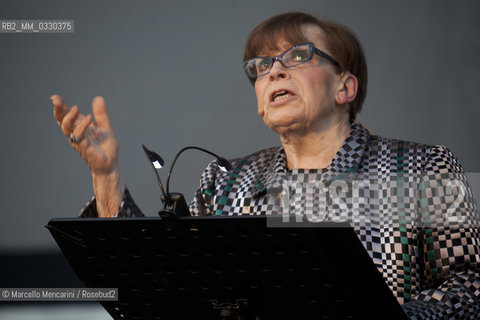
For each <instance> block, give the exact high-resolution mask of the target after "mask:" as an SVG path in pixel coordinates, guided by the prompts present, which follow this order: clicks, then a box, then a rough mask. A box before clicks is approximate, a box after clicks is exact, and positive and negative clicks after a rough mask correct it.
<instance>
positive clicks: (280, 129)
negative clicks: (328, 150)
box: [255, 25, 341, 135]
mask: <svg viewBox="0 0 480 320" xmlns="http://www.w3.org/2000/svg"><path fill="white" fill-rule="evenodd" d="M302 29H303V34H304V35H305V37H306V38H307V40H308V41H309V42H312V43H313V44H314V45H315V47H317V48H318V49H320V50H322V51H325V52H326V53H329V52H328V51H327V50H326V46H325V45H324V41H323V33H322V30H321V29H320V28H319V27H317V26H313V25H305V26H304V27H303V28H302ZM290 47H292V44H290V43H288V42H287V41H285V40H281V41H280V43H279V48H280V50H279V52H268V51H267V52H260V54H259V55H260V56H270V57H273V56H276V55H278V54H280V53H282V52H284V51H285V50H287V49H289V48H290ZM335 71H336V70H335V67H334V66H333V65H332V64H331V63H329V62H328V61H327V60H325V59H322V58H320V57H319V56H318V55H314V56H313V58H312V60H311V61H309V62H307V63H305V64H302V65H299V66H296V67H292V68H285V67H284V66H282V65H281V64H280V63H279V62H278V61H275V63H274V64H273V67H272V69H271V71H270V73H269V74H266V75H264V76H261V77H259V78H257V80H256V81H255V93H256V95H257V104H258V114H259V115H260V116H261V117H262V118H263V121H264V123H265V124H266V125H267V126H268V127H269V128H270V129H272V130H274V131H275V132H277V133H279V134H280V135H283V134H289V133H297V134H302V135H303V134H308V133H311V132H315V131H317V130H322V128H325V126H328V124H329V123H331V120H332V119H334V117H335V116H336V113H337V114H338V112H335V111H334V106H335V96H336V91H337V88H338V87H339V84H340V80H341V78H340V76H339V75H338V74H336V72H335ZM284 92H287V93H286V94H283V95H282V93H284Z"/></svg>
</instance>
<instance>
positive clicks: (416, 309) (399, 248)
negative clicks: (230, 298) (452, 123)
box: [52, 13, 480, 319]
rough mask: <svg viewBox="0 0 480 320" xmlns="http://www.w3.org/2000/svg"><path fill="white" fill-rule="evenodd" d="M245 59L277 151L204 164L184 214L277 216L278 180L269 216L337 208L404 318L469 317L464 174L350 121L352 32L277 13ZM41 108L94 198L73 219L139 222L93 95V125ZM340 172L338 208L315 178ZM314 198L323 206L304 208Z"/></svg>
mask: <svg viewBox="0 0 480 320" xmlns="http://www.w3.org/2000/svg"><path fill="white" fill-rule="evenodd" d="M244 61H245V62H244V68H245V72H246V74H247V76H248V78H249V80H250V81H251V83H252V84H253V86H254V88H255V94H256V96H257V103H258V113H259V115H260V116H261V117H262V118H263V120H264V122H265V124H266V125H267V127H268V128H270V129H271V130H273V131H275V132H276V133H278V134H279V136H280V140H281V144H282V146H281V147H279V148H278V147H277V148H271V149H266V150H261V151H259V152H256V153H254V154H252V155H249V156H247V157H244V158H241V159H236V160H233V161H232V164H233V169H232V170H230V171H229V172H227V173H224V172H222V171H220V170H218V168H217V166H216V165H215V164H214V163H212V164H211V165H209V166H208V167H207V169H206V170H205V172H204V174H203V175H202V177H201V185H200V188H199V189H198V191H197V192H196V194H195V197H194V199H193V201H192V202H191V204H190V211H191V214H192V215H243V214H248V215H260V214H274V213H278V212H277V211H276V209H275V208H277V209H278V206H277V207H276V206H275V205H272V203H274V204H275V203H277V204H278V202H276V200H278V188H276V186H278V183H279V181H280V183H285V181H288V182H289V183H290V185H288V188H287V189H286V193H287V194H290V195H291V196H292V197H291V199H294V200H293V201H291V202H293V204H292V203H287V204H285V203H283V209H280V210H283V212H284V211H285V210H289V209H290V208H291V207H289V206H293V207H294V208H298V204H299V203H302V204H303V205H304V206H309V208H310V209H309V210H310V211H309V212H310V213H311V212H314V213H315V214H316V217H318V216H319V215H318V214H317V213H318V212H320V211H321V212H323V216H322V220H334V219H333V217H334V216H338V214H340V215H341V214H342V212H343V213H345V212H347V213H348V214H349V218H348V220H349V221H350V223H351V224H352V225H353V227H354V229H355V230H356V232H357V234H358V237H359V238H360V240H361V241H362V243H363V244H364V246H365V248H366V250H367V251H368V253H369V254H370V256H371V257H372V259H373V261H374V263H375V264H376V266H377V268H378V270H379V271H380V272H381V273H382V275H383V277H384V279H385V281H386V282H387V284H388V286H389V287H390V289H391V290H392V292H393V293H394V294H395V296H396V297H397V299H398V301H399V302H400V303H401V304H403V306H404V310H405V311H406V313H407V314H408V315H409V316H410V317H411V318H412V319H453V318H455V319H460V318H461V319H478V317H479V315H480V274H479V272H480V234H479V229H478V225H479V219H480V218H479V216H478V212H477V209H476V204H475V200H474V198H473V195H472V192H471V190H470V189H469V188H468V186H467V183H466V179H465V176H464V172H463V169H462V168H461V166H460V164H459V163H458V161H457V159H456V158H455V156H454V155H453V154H452V153H451V152H450V151H449V150H447V149H446V148H444V147H441V146H428V145H423V144H417V143H412V142H406V141H399V140H394V139H387V138H382V137H379V136H376V135H373V134H372V133H370V132H369V131H368V130H367V129H366V128H365V127H364V126H362V125H360V124H359V123H357V122H356V121H355V117H356V114H357V113H358V112H359V111H360V109H361V107H362V103H363V101H364V99H365V95H366V88H367V66H366V62H365V57H364V54H363V51H362V47H361V45H360V43H359V41H358V40H357V38H356V36H355V35H354V34H353V32H352V31H350V30H349V29H348V28H346V27H344V26H342V25H340V24H337V23H333V22H328V21H323V20H318V19H317V18H315V17H312V16H310V15H307V14H302V13H287V14H281V15H278V16H275V17H272V18H270V19H268V20H266V21H264V22H262V23H261V24H260V25H259V26H257V27H256V28H255V29H254V30H253V31H252V33H251V34H250V36H249V38H248V41H247V44H246V47H245V52H244ZM52 101H53V105H54V115H55V118H56V119H57V121H58V123H59V125H60V126H61V128H62V131H63V133H64V134H65V135H66V136H67V137H68V138H69V140H70V143H71V145H72V147H73V148H75V150H77V151H78V153H79V154H80V155H81V157H82V158H83V160H84V161H85V163H86V164H87V165H88V166H89V168H90V169H91V171H92V176H93V187H94V193H95V198H94V200H92V201H91V202H90V204H89V205H88V206H87V207H86V208H85V209H84V210H83V212H82V214H81V215H82V216H99V217H114V216H118V217H125V216H140V215H142V213H141V212H140V210H139V209H138V208H137V206H136V205H135V204H134V202H133V200H132V199H131V197H130V195H129V193H128V191H127V190H126V189H125V187H124V182H123V179H122V175H121V173H120V170H119V165H118V142H117V140H116V138H115V135H114V133H113V130H112V126H111V124H110V121H109V118H108V115H107V111H106V106H105V101H104V100H103V98H101V97H96V98H95V99H94V100H93V103H92V106H93V115H94V117H95V119H96V122H95V123H94V122H93V121H92V116H91V115H87V116H83V115H80V114H79V111H78V108H77V107H76V106H74V107H69V106H68V105H66V104H65V103H64V102H63V101H62V99H61V98H60V97H59V96H58V95H54V96H52ZM345 174H348V175H349V176H350V180H355V179H357V180H359V181H360V180H361V182H362V183H360V182H359V181H357V184H355V186H356V187H355V188H354V187H353V186H354V184H351V186H352V190H343V191H345V196H344V197H343V199H342V201H343V203H342V204H343V206H339V205H338V204H337V203H335V201H332V199H327V198H325V194H322V191H321V190H322V189H320V188H318V186H317V185H315V182H319V183H320V182H321V183H325V184H323V185H327V184H326V182H327V181H332V180H335V179H338V177H345ZM279 177H281V178H279ZM352 177H353V178H352ZM360 177H361V178H360ZM353 189H356V191H355V192H354V190H353ZM275 190H277V191H275ZM284 191H285V190H284ZM320 198H323V199H326V200H325V201H323V202H322V201H320V202H318V201H317V202H315V201H316V200H318V199H320ZM272 199H275V201H273V200H272ZM334 200H335V199H334ZM309 201H310V202H309ZM312 203H315V204H316V205H314V206H312ZM285 206H287V207H285ZM295 206H297V207H295ZM304 209H305V208H304ZM307 211H308V210H307ZM367 218H368V219H367ZM352 263H354V261H352Z"/></svg>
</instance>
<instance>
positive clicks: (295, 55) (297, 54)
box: [243, 42, 340, 79]
mask: <svg viewBox="0 0 480 320" xmlns="http://www.w3.org/2000/svg"><path fill="white" fill-rule="evenodd" d="M313 53H316V54H317V55H319V56H320V57H322V58H325V59H327V60H328V61H330V62H331V63H332V64H333V65H334V66H336V67H337V68H339V69H340V64H339V63H338V62H337V61H336V60H335V59H333V58H332V57H331V56H329V55H328V54H326V53H325V52H323V51H322V50H319V49H317V48H315V46H314V45H313V43H311V42H307V43H302V44H299V45H296V46H294V47H291V48H290V49H288V50H287V51H285V52H284V53H281V54H279V55H278V56H276V57H256V58H252V59H249V60H247V61H245V62H244V63H243V68H244V69H245V73H246V74H247V77H248V78H249V79H256V78H258V77H260V76H263V75H266V74H268V73H269V72H270V70H272V67H273V63H274V62H275V60H277V61H278V62H280V63H281V64H282V66H284V67H285V68H291V67H295V66H298V65H300V64H303V63H305V62H308V61H310V60H312V57H313Z"/></svg>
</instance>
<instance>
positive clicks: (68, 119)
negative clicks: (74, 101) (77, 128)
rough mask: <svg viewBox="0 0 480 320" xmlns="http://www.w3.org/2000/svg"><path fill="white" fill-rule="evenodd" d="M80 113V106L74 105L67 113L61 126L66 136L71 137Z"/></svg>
mask: <svg viewBox="0 0 480 320" xmlns="http://www.w3.org/2000/svg"><path fill="white" fill-rule="evenodd" d="M78 115H79V111H78V107H77V106H73V107H72V108H71V109H70V111H68V112H67V114H66V115H65V116H64V117H63V120H62V122H61V127H62V131H63V134H64V135H65V136H67V137H69V136H70V134H71V133H72V132H73V129H74V124H75V120H76V119H77V117H78Z"/></svg>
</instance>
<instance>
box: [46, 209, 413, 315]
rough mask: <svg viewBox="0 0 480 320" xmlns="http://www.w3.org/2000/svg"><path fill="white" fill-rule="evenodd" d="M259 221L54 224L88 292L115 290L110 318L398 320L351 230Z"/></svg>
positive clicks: (211, 219) (72, 221)
mask: <svg viewBox="0 0 480 320" xmlns="http://www.w3.org/2000/svg"><path fill="white" fill-rule="evenodd" d="M340 226H341V227H338V225H335V227H333V225H330V226H329V227H327V226H325V225H324V226H323V227H319V224H315V227H311V228H267V227H266V218H265V217H264V216H262V217H255V216H253V217H252V216H245V217H242V216H240V217H180V218H178V219H172V220H162V219H160V218H118V219H115V218H113V219H52V220H51V221H50V222H49V223H48V225H47V228H48V229H49V230H50V232H51V233H52V235H53V236H54V238H55V240H56V241H57V243H58V245H59V246H60V248H61V249H62V251H63V253H64V254H65V256H66V257H67V259H68V261H69V262H70V263H71V265H72V267H73V269H74V270H75V272H76V273H77V275H78V277H79V278H80V280H81V281H83V282H84V283H85V285H86V286H87V287H97V288H99V287H110V288H119V301H118V302H102V305H103V306H104V307H105V309H106V310H107V311H108V312H109V313H110V315H111V316H112V317H113V318H114V319H125V320H126V319H248V320H250V319H255V317H257V318H258V319H260V320H264V319H265V320H266V319H271V320H287V319H288V320H293V319H302V320H308V319H316V320H317V319H406V316H405V315H404V313H403V311H402V309H401V307H400V305H399V304H398V303H397V301H396V299H395V298H394V296H393V294H392V292H391V291H390V290H389V288H388V287H387V285H386V284H385V282H384V280H383V279H382V277H381V275H380V273H379V272H378V271H377V269H376V267H375V266H374V264H373V262H372V260H371V259H370V257H369V256H368V254H367V252H366V251H365V249H364V248H363V246H362V244H361V242H360V241H359V240H358V238H357V236H356V235H355V233H354V231H353V229H352V228H350V227H348V226H346V225H340Z"/></svg>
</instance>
